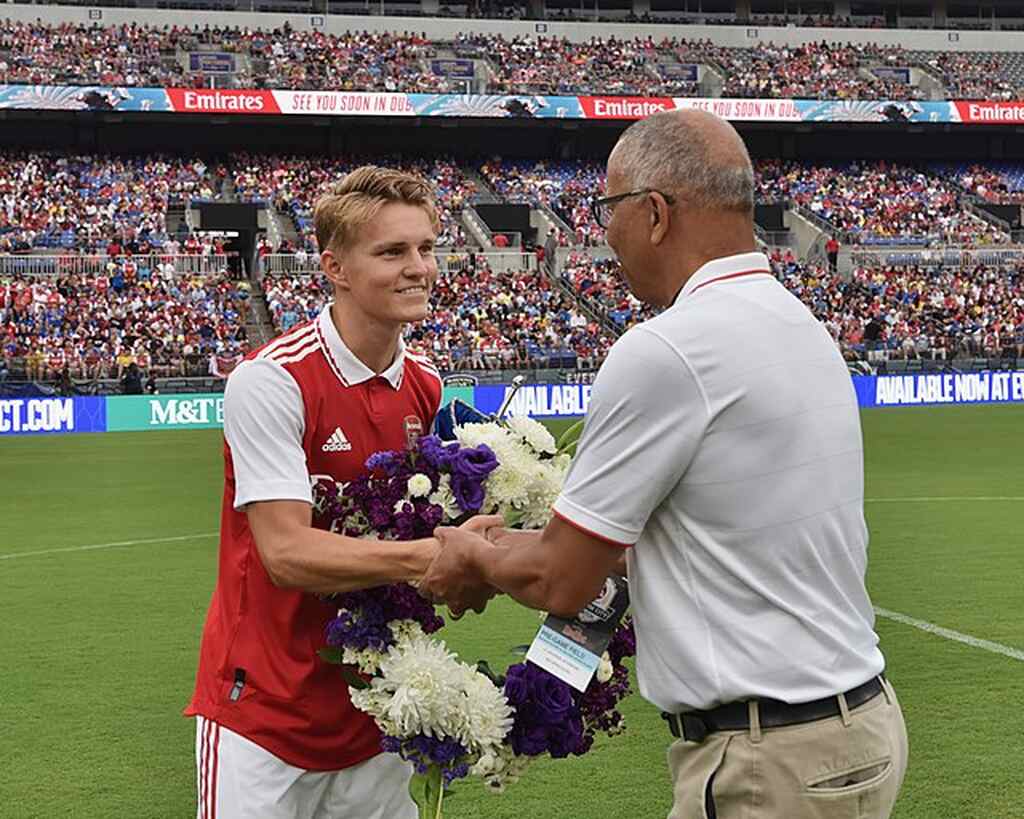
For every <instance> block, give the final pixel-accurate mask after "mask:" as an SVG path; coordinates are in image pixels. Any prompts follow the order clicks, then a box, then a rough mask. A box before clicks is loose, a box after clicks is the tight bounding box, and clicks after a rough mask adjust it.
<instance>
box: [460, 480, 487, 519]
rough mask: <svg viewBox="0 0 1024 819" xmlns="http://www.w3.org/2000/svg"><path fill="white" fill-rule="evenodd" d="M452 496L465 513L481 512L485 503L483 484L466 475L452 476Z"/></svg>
mask: <svg viewBox="0 0 1024 819" xmlns="http://www.w3.org/2000/svg"><path fill="white" fill-rule="evenodd" d="M452 494H453V495H455V502H456V503H457V504H458V505H459V508H460V509H461V510H462V511H463V512H479V511H480V507H481V506H483V503H484V487H483V484H482V483H481V482H480V481H478V480H475V479H473V478H467V477H465V476H464V475H456V474H453V475H452Z"/></svg>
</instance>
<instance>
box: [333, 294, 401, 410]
mask: <svg viewBox="0 0 1024 819" xmlns="http://www.w3.org/2000/svg"><path fill="white" fill-rule="evenodd" d="M332 306H333V303H329V304H328V305H327V306H326V307H324V309H323V310H321V311H320V316H319V317H318V318H317V320H316V330H317V335H318V336H319V338H320V346H321V347H322V348H323V351H324V355H325V356H326V357H327V363H328V364H330V365H331V369H332V370H334V374H335V375H336V376H338V380H340V381H341V383H342V384H344V385H345V386H346V387H353V386H355V385H356V384H362V383H363V382H364V381H369V380H370V379H371V378H376V377H377V375H378V374H377V373H375V372H374V371H373V370H371V369H370V368H369V367H367V366H366V365H365V364H364V363H363V362H362V361H360V360H359V359H358V358H356V356H355V353H353V352H352V351H351V350H350V349H349V348H348V347H346V346H345V342H344V341H342V340H341V334H340V333H339V332H338V328H337V327H335V326H334V319H333V318H331V307H332ZM403 372H405V342H404V341H402V338H401V337H399V339H398V351H397V352H396V353H395V360H394V361H393V362H391V365H390V366H389V367H388V368H387V369H386V370H384V372H382V373H380V377H381V378H384V379H386V380H387V382H388V383H389V384H390V385H391V386H392V387H394V388H395V389H396V390H397V389H398V388H399V387H401V386H402V373H403Z"/></svg>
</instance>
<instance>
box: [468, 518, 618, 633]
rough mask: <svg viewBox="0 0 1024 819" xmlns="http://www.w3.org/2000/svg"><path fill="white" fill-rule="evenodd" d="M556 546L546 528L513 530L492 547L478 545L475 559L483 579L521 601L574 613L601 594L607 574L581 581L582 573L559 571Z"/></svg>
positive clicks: (551, 610)
mask: <svg viewBox="0 0 1024 819" xmlns="http://www.w3.org/2000/svg"><path fill="white" fill-rule="evenodd" d="M557 548H558V545H557V544H555V543H552V542H550V541H549V540H545V537H544V532H511V533H509V534H507V535H505V536H503V537H501V538H498V539H497V542H496V543H495V544H494V545H492V546H491V547H490V548H488V547H485V546H481V547H479V548H477V549H476V550H475V552H474V554H473V562H474V565H475V566H476V568H477V570H478V571H479V573H480V576H481V579H482V580H483V581H484V582H486V583H488V584H490V585H491V586H494V587H495V588H496V589H500V590H501V591H503V592H505V594H507V595H508V596H509V597H511V598H513V599H514V600H516V601H517V602H518V603H521V604H522V605H524V606H528V607H530V608H532V609H540V610H542V611H549V612H551V613H553V614H558V615H561V616H565V617H572V616H574V615H575V614H576V613H577V612H578V611H579V610H580V609H582V608H583V607H584V606H586V604H587V603H589V602H590V601H591V600H593V599H594V597H595V596H596V595H597V594H598V592H599V591H600V582H601V581H603V580H604V576H602V577H601V578H600V579H599V580H597V581H595V582H594V583H588V582H582V583H581V580H582V579H583V578H582V577H581V575H580V574H574V575H571V576H570V575H569V574H568V573H566V572H564V570H563V571H561V572H560V571H559V570H558V569H557V568H556V565H557V562H556V561H554V560H552V556H553V555H554V554H555V552H554V550H556V549H557ZM591 586H593V588H591Z"/></svg>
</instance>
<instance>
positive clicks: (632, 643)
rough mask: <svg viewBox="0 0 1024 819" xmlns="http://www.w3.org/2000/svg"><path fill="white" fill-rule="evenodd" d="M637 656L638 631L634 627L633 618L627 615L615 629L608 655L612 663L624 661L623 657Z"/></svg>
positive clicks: (616, 663)
mask: <svg viewBox="0 0 1024 819" xmlns="http://www.w3.org/2000/svg"><path fill="white" fill-rule="evenodd" d="M634 656H636V632H635V631H634V629H633V618H631V617H626V618H625V619H624V620H623V621H622V623H620V624H619V627H618V628H617V629H615V633H614V634H613V635H612V639H611V642H610V643H609V644H608V657H609V659H610V660H611V661H612V665H619V664H621V663H622V659H623V657H634Z"/></svg>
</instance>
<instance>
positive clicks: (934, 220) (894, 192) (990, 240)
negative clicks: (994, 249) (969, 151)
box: [756, 160, 1010, 246]
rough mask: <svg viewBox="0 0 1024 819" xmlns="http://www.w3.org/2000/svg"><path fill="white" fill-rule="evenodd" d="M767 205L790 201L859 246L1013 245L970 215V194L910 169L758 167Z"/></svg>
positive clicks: (882, 165) (774, 163)
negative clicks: (965, 199) (966, 202)
mask: <svg viewBox="0 0 1024 819" xmlns="http://www.w3.org/2000/svg"><path fill="white" fill-rule="evenodd" d="M756 176H757V194H758V198H759V199H760V200H766V201H771V200H779V199H782V200H789V201H790V202H792V203H795V204H797V205H800V206H803V207H805V208H807V210H808V211H810V213H812V214H813V215H815V216H816V217H818V218H820V219H822V220H823V221H824V222H825V223H826V224H827V225H828V227H829V229H830V230H838V231H842V232H843V233H844V234H846V240H847V242H851V243H857V244H886V243H888V244H893V243H897V242H899V243H904V244H907V243H918V244H928V245H934V244H950V245H961V246H983V245H996V244H1004V243H1006V242H1008V241H1009V240H1010V237H1009V235H1007V234H1006V233H1005V232H1004V231H1001V230H1000V229H998V228H996V227H994V226H993V225H991V224H989V223H988V222H985V221H983V220H982V219H980V218H978V217H977V216H975V215H973V214H972V213H970V212H969V211H967V210H966V209H965V208H964V206H963V203H962V201H961V196H962V194H963V190H962V189H960V188H958V187H957V186H956V185H954V184H950V183H949V182H947V181H945V180H943V179H941V178H939V177H938V176H935V175H932V174H929V173H927V172H926V171H924V170H922V169H919V168H915V167H912V166H908V165H899V164H896V163H891V162H854V163H850V164H848V165H812V164H805V163H798V162H784V161H779V160H764V161H761V162H758V163H757V175H756Z"/></svg>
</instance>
